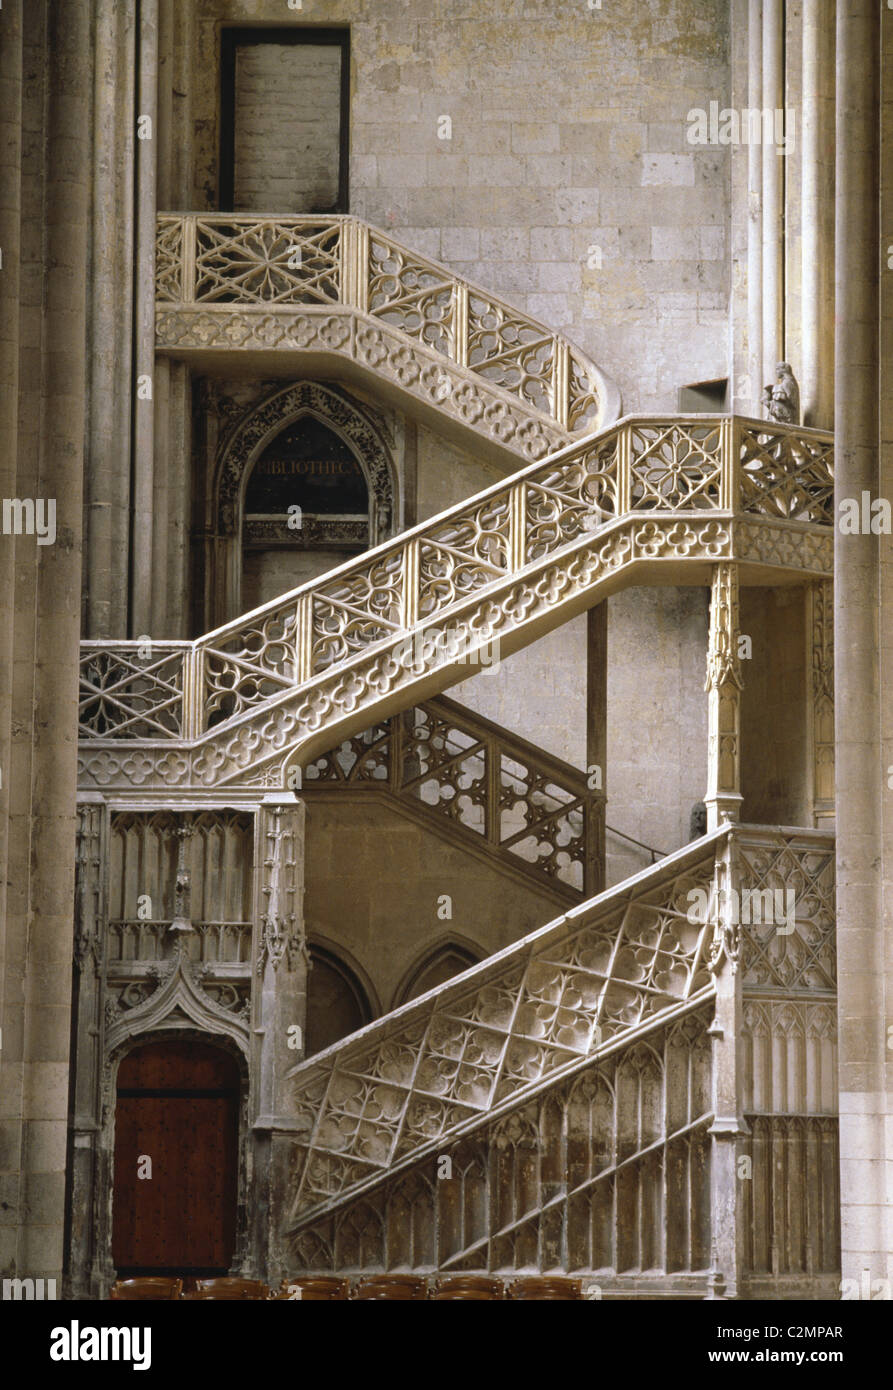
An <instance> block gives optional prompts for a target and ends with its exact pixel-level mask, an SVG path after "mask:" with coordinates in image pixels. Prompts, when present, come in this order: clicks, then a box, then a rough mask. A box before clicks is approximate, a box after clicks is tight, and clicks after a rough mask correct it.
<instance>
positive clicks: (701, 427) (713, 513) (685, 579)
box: [79, 416, 833, 801]
mask: <svg viewBox="0 0 893 1390" xmlns="http://www.w3.org/2000/svg"><path fill="white" fill-rule="evenodd" d="M832 448H833V444H832V439H831V436H829V435H828V434H826V433H823V432H822V431H818V430H808V429H803V428H800V427H798V426H787V425H774V424H767V423H766V422H763V421H755V420H746V419H741V418H739V417H730V416H723V417H716V418H714V417H704V416H700V417H698V416H696V417H692V418H681V419H680V418H667V419H662V418H661V419H658V418H655V417H650V416H649V417H630V418H628V419H626V420H623V421H620V422H619V423H618V424H616V425H612V426H610V427H609V428H608V429H607V430H605V431H602V432H601V433H600V434H597V435H595V436H593V437H592V438H588V439H585V440H583V441H581V442H580V443H578V444H574V445H571V446H569V447H568V448H566V449H563V450H561V451H560V452H559V453H558V454H556V455H554V456H552V457H551V458H550V459H548V460H547V461H546V462H545V463H538V464H532V465H530V466H529V467H527V468H525V469H522V470H521V471H520V472H518V473H516V474H515V475H514V476H513V477H512V478H511V479H510V480H508V481H507V482H506V483H499V484H497V485H495V486H494V487H491V488H488V489H486V490H485V491H483V492H481V493H478V494H477V495H476V496H475V497H473V498H471V499H469V500H468V501H466V502H463V503H460V504H459V505H458V506H455V507H452V508H450V509H449V510H447V511H446V512H442V513H440V514H439V515H438V516H436V517H434V518H433V519H432V520H430V521H427V522H424V523H423V524H422V525H420V526H417V527H414V528H413V529H412V530H409V531H406V532H404V533H403V534H402V535H400V536H399V537H397V538H396V539H394V540H391V541H387V542H385V543H384V544H383V545H380V546H377V547H375V548H374V549H373V550H370V551H367V552H366V553H365V554H363V555H362V556H360V557H358V558H357V559H356V560H353V561H350V562H348V563H347V564H344V565H342V566H340V567H339V568H338V569H336V570H333V571H331V572H329V573H328V574H326V575H324V576H322V577H321V578H319V579H316V580H314V581H312V582H310V583H308V584H305V585H303V586H301V587H299V588H297V589H295V590H292V591H291V592H290V593H288V594H285V595H283V596H282V597H281V598H278V599H276V600H274V601H273V602H271V603H268V604H266V605H264V606H263V607H261V608H258V609H255V610H254V611H253V612H252V613H249V614H247V615H245V616H244V617H242V618H240V619H238V620H237V621H235V622H233V623H229V624H226V625H225V626H224V627H221V628H218V629H217V630H216V631H214V632H211V633H208V634H207V635H206V636H204V637H201V638H198V639H197V640H196V641H194V642H157V643H156V642H150V643H148V644H147V643H146V642H145V641H133V642H111V643H110V642H105V641H93V642H85V643H83V644H82V667H81V669H82V683H81V700H80V726H79V727H80V736H81V757H80V769H79V771H80V784H81V786H82V788H83V789H85V790H86V789H95V790H99V791H104V790H112V789H115V790H118V789H121V790H123V789H126V790H127V791H128V792H130V793H133V794H135V795H136V796H137V797H146V798H154V799H155V800H156V801H157V798H158V796H159V793H161V794H163V795H164V796H167V797H170V796H176V795H178V794H186V795H193V796H194V795H195V794H196V793H198V794H202V793H208V792H211V791H217V792H219V791H220V790H222V789H223V788H224V787H225V788H227V790H229V791H234V790H236V789H241V788H276V787H283V786H287V785H288V782H287V771H288V768H289V767H290V766H291V765H293V764H295V763H296V762H297V763H302V764H303V763H307V762H308V761H310V760H312V759H313V758H315V757H317V756H318V755H319V754H320V753H324V752H326V751H327V750H328V749H330V748H331V747H332V746H333V744H334V743H335V742H336V741H337V740H339V739H345V738H349V737H350V736H351V735H352V734H354V733H357V732H359V731H361V730H362V729H364V728H368V727H369V726H370V725H371V724H372V723H373V722H375V721H376V720H381V719H383V718H387V717H389V716H390V715H391V714H393V713H395V712H396V711H399V710H402V709H407V708H408V707H410V706H411V705H414V704H418V703H420V702H421V701H423V700H425V699H427V698H429V697H430V696H432V695H435V694H438V693H440V692H442V691H443V690H445V689H447V688H448V687H449V686H450V685H452V684H455V683H456V682H457V681H460V680H462V679H463V678H464V677H466V676H467V675H468V674H470V668H471V669H473V668H474V667H475V666H476V665H478V664H480V662H481V660H482V654H486V653H490V654H491V656H492V653H493V652H494V651H495V652H497V653H498V655H499V657H500V659H505V658H506V657H508V656H510V655H511V654H512V653H513V652H515V651H517V650H519V649H520V648H522V647H524V646H526V645H527V644H528V643H530V642H533V641H535V640H536V639H537V638H538V637H539V636H541V635H542V634H543V633H545V632H548V631H550V630H551V629H552V628H554V627H557V626H559V625H560V624H562V623H564V622H566V621H567V620H568V619H569V618H571V617H574V616H576V615H577V614H578V613H580V612H583V611H584V610H585V609H586V608H588V607H590V606H591V605H592V604H594V603H596V602H599V601H600V600H602V599H603V598H605V597H607V596H608V595H609V594H610V593H613V592H616V591H617V590H618V589H620V588H622V587H624V586H627V585H632V584H636V583H647V582H669V583H680V584H686V583H691V584H706V583H708V582H709V580H710V575H711V572H712V570H713V568H715V566H716V564H717V562H719V561H736V562H738V564H739V568H740V569H741V570H742V571H743V572H744V573H745V575H746V576H747V577H748V578H749V579H750V581H751V582H758V581H759V582H766V583H769V582H776V583H777V582H784V580H786V579H787V580H790V578H792V576H793V575H794V574H797V575H799V576H802V577H803V579H804V580H805V579H807V578H810V577H814V578H827V577H828V576H830V574H831V572H832V566H833V533H832V531H831V529H830V522H831V518H832V509H833V474H832V467H831V464H832ZM484 659H487V658H486V655H485V656H484Z"/></svg>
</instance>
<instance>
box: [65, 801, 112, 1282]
mask: <svg viewBox="0 0 893 1390" xmlns="http://www.w3.org/2000/svg"><path fill="white" fill-rule="evenodd" d="M108 826H109V815H108V808H107V806H105V805H104V804H103V802H102V801H101V800H99V799H96V800H95V801H89V802H84V803H82V804H81V805H80V806H79V807H78V836H77V878H76V898H75V941H74V964H75V987H74V1017H75V1029H76V1031H75V1036H76V1038H77V1055H76V1056H75V1057H74V1058H73V1059H72V1065H73V1067H74V1068H75V1072H74V1076H73V1095H74V1104H73V1106H72V1109H73V1118H72V1129H71V1174H70V1178H69V1188H70V1192H71V1198H70V1204H71V1235H70V1244H69V1258H70V1268H69V1280H70V1284H69V1288H68V1290H67V1292H68V1294H69V1295H70V1296H71V1297H72V1298H98V1297H99V1296H100V1288H101V1274H102V1271H101V1265H102V1262H103V1257H102V1255H101V1253H100V1252H99V1251H98V1248H97V1242H96V1235H97V1232H96V1224H95V1220H94V1217H95V1196H94V1194H95V1192H96V1189H97V1186H98V1182H97V1171H96V1169H97V1164H99V1163H100V1162H101V1161H102V1160H101V1156H100V1154H99V1148H100V1130H101V1121H102V1105H101V1094H100V1083H101V1066H102V1056H101V1040H102V1027H101V1025H102V1020H101V1018H100V1016H99V1009H100V1002H101V978H100V972H101V969H102V965H103V952H104V950H105V944H104V942H103V930H104V925H105V921H106V917H107V908H106V876H105V870H106V864H107V862H108Z"/></svg>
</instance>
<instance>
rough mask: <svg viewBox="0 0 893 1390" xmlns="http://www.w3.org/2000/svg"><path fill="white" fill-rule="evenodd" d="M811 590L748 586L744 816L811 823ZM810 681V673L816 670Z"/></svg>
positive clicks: (744, 606) (744, 608)
mask: <svg viewBox="0 0 893 1390" xmlns="http://www.w3.org/2000/svg"><path fill="white" fill-rule="evenodd" d="M805 612H806V610H805V591H804V589H802V588H800V587H799V586H797V587H794V588H782V589H742V591H741V608H740V613H741V632H742V634H744V635H746V636H748V637H750V638H751V640H752V643H753V655H752V657H751V658H750V659H749V660H746V661H743V662H742V663H741V668H742V670H741V674H742V679H743V682H744V689H743V691H742V696H741V792H742V795H743V796H744V801H743V802H742V805H741V819H742V820H743V821H748V822H750V823H754V824H769V825H809V823H810V820H811V818H812V808H811V806H810V797H809V785H808V780H807V769H808V753H807V740H808V723H807V710H808V703H807V702H808V700H809V699H810V693H809V692H808V691H807V686H806V679H807V673H806V630H805ZM810 680H811V673H810Z"/></svg>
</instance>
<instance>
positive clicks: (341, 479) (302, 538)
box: [242, 414, 370, 609]
mask: <svg viewBox="0 0 893 1390" xmlns="http://www.w3.org/2000/svg"><path fill="white" fill-rule="evenodd" d="M369 544H370V534H369V487H368V483H367V481H366V476H365V474H364V472H363V469H362V467H361V465H360V462H359V460H358V458H357V456H356V454H355V453H354V452H353V450H352V449H351V448H350V447H349V446H348V444H347V443H346V442H345V441H344V439H342V438H341V436H340V435H339V434H337V433H336V432H335V431H334V430H333V429H330V428H329V427H328V426H327V425H325V424H324V423H323V422H322V421H321V420H319V419H317V418H316V417H315V416H313V415H309V414H307V415H303V416H301V417H300V418H299V419H297V420H293V421H292V422H291V423H290V424H289V425H286V427H285V428H284V429H283V430H281V431H280V432H279V434H277V435H276V436H275V437H274V438H273V439H271V440H270V441H269V443H268V444H267V445H266V446H265V447H264V449H263V450H262V452H261V454H260V455H259V457H258V459H257V461H256V463H255V464H254V466H253V468H252V470H251V472H250V474H249V475H248V480H247V483H246V486H245V496H244V502H243V509H242V606H243V608H245V609H250V608H257V607H259V606H260V605H261V604H262V603H266V602H267V601H268V600H269V599H271V598H275V597H276V595H277V594H281V593H287V592H288V590H289V589H294V588H296V587H297V585H298V584H302V583H304V582H305V581H306V580H308V579H313V578H315V577H316V576H317V575H319V574H323V573H325V571H326V570H327V569H332V568H334V566H336V565H340V564H342V563H343V562H344V561H345V560H348V559H350V558H351V556H352V555H354V554H358V553H359V552H360V551H362V550H365V549H366V548H367V546H368V545H369Z"/></svg>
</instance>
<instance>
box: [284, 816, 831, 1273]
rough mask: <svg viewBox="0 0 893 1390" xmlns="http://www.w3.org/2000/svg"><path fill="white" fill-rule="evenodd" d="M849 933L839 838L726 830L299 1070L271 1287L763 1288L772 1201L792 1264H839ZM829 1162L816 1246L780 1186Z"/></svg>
mask: <svg viewBox="0 0 893 1390" xmlns="http://www.w3.org/2000/svg"><path fill="white" fill-rule="evenodd" d="M834 928H835V923H834V838H833V835H832V834H830V833H828V832H824V831H816V830H810V829H797V828H792V827H783V826H752V825H740V826H734V827H730V826H725V827H723V828H722V829H720V830H717V831H714V832H712V834H710V835H708V836H705V837H703V838H702V839H700V840H696V841H694V842H693V843H692V844H690V845H687V846H686V847H685V848H684V849H681V850H678V851H677V852H676V853H674V854H672V855H669V856H668V857H667V858H666V859H664V860H663V861H661V863H659V864H657V865H654V866H652V867H651V868H649V869H646V870H643V871H642V872H641V873H640V874H638V875H636V876H635V877H634V878H631V879H628V880H626V881H625V882H624V883H622V884H619V885H617V887H615V888H612V889H611V890H609V891H608V892H606V893H603V894H601V895H600V896H599V897H597V898H595V899H592V900H590V901H588V902H586V903H584V904H581V905H580V906H579V907H576V908H574V909H572V910H571V911H570V912H568V913H566V914H565V915H564V916H563V917H560V918H558V919H557V920H556V921H554V922H552V923H550V924H549V925H548V926H545V927H543V928H541V929H540V930H539V931H536V932H533V933H531V934H530V935H529V936H527V937H525V938H523V939H522V940H520V941H518V942H516V943H515V944H514V945H512V946H510V947H508V948H507V949H506V950H504V951H502V952H500V953H499V954H497V955H495V956H492V957H490V959H489V960H487V961H484V962H482V963H481V964H480V965H477V966H475V967H473V968H472V969H470V970H467V971H465V972H464V973H463V974H461V975H459V976H456V977H455V978H454V979H452V980H450V981H447V982H446V983H445V984H442V985H439V986H438V987H437V988H436V989H434V990H431V991H429V993H427V994H426V995H423V996H422V997H421V998H420V999H417V1000H414V1001H413V1002H411V1003H409V1004H407V1005H404V1006H403V1007H402V1008H401V1009H399V1010H396V1011H395V1012H393V1013H391V1014H389V1015H388V1016H387V1017H385V1018H382V1019H379V1020H378V1021H377V1022H375V1023H373V1024H370V1025H368V1026H367V1027H366V1028H364V1029H362V1030H361V1031H360V1032H358V1033H355V1034H354V1035H353V1036H351V1037H348V1038H345V1039H343V1040H342V1041H341V1042H339V1043H336V1044H335V1045H334V1046H332V1047H331V1048H329V1049H327V1050H326V1051H325V1052H323V1053H319V1054H318V1055H317V1056H315V1057H313V1058H311V1059H309V1060H307V1061H305V1062H303V1063H300V1064H299V1065H297V1066H296V1067H294V1068H293V1069H292V1071H291V1073H290V1075H289V1076H288V1077H287V1078H286V1080H285V1087H286V1091H285V1095H284V1097H283V1099H284V1102H285V1113H286V1115H287V1116H288V1118H287V1119H286V1118H285V1115H284V1116H283V1119H282V1122H281V1129H280V1142H282V1144H283V1146H284V1152H283V1154H282V1157H281V1164H282V1168H281V1171H282V1172H283V1173H286V1172H287V1173H288V1179H287V1182H288V1193H289V1201H290V1210H289V1216H288V1218H287V1220H286V1222H285V1229H284V1230H283V1231H282V1232H281V1236H282V1239H281V1245H280V1251H279V1258H280V1259H281V1261H282V1266H283V1269H282V1272H283V1273H286V1272H288V1273H291V1274H296V1273H299V1272H311V1271H313V1272H320V1273H322V1272H331V1271H339V1272H347V1271H350V1270H352V1269H359V1268H362V1269H364V1270H369V1269H373V1268H381V1269H408V1268H409V1269H415V1270H427V1269H435V1270H441V1271H443V1272H447V1271H449V1270H455V1271H462V1272H466V1271H471V1270H480V1271H490V1272H496V1271H499V1272H509V1273H510V1272H511V1271H513V1270H519V1269H524V1268H525V1267H528V1268H529V1267H533V1268H537V1269H541V1270H546V1269H547V1270H550V1271H555V1272H559V1271H564V1272H567V1273H572V1274H586V1275H589V1274H593V1276H594V1279H595V1281H596V1282H597V1284H598V1285H600V1286H603V1287H604V1290H605V1294H606V1296H610V1293H611V1292H614V1293H619V1292H620V1291H621V1290H622V1289H623V1288H624V1286H625V1287H626V1288H627V1289H628V1290H629V1291H630V1292H638V1294H639V1296H648V1295H647V1290H648V1289H649V1287H650V1289H651V1290H652V1292H653V1293H655V1294H657V1293H663V1294H665V1295H666V1294H670V1295H675V1296H686V1295H687V1296H701V1297H704V1296H705V1295H709V1291H710V1289H711V1287H712V1288H713V1293H712V1295H709V1296H713V1297H716V1296H721V1285H722V1283H723V1281H724V1280H725V1279H728V1278H730V1277H731V1278H732V1279H733V1280H734V1278H735V1269H736V1266H738V1268H739V1269H740V1273H741V1274H742V1275H744V1276H745V1277H747V1276H748V1275H749V1274H750V1275H752V1274H755V1273H759V1272H760V1271H761V1270H762V1268H763V1266H762V1265H760V1264H755V1263H754V1254H755V1252H754V1250H753V1249H752V1248H751V1226H750V1225H749V1223H748V1220H747V1214H748V1204H749V1203H751V1202H763V1203H764V1202H765V1201H767V1200H768V1196H767V1194H768V1193H769V1191H770V1190H771V1188H772V1184H773V1183H775V1185H776V1188H777V1186H778V1185H779V1184H784V1186H783V1188H782V1197H783V1199H782V1200H781V1201H778V1199H777V1198H776V1205H775V1206H774V1207H773V1213H774V1223H775V1224H774V1225H773V1228H772V1229H773V1238H775V1237H776V1236H777V1238H778V1240H779V1243H780V1248H782V1249H784V1250H785V1251H786V1252H787V1254H788V1258H789V1259H790V1262H791V1263H790V1268H791V1270H792V1271H794V1272H797V1271H800V1272H801V1273H806V1274H807V1275H808V1276H809V1277H810V1278H814V1277H815V1276H820V1275H821V1272H822V1271H826V1272H828V1271H830V1272H831V1273H833V1272H834V1271H835V1270H839V1263H836V1262H835V1261H837V1260H839V1252H838V1253H837V1254H835V1251H834V1248H833V1241H831V1240H829V1239H828V1232H829V1231H831V1230H832V1229H833V1226H834V1220H835V1215H836V1198H835V1195H834V1180H833V1167H834V1158H835V1148H834V1145H835V1131H836V1117H835V1110H836V1092H835V1087H834V1078H836V1066H835V1059H834V1055H833V1045H834V1044H833V1037H834V1022H835V999H834V990H835V962H834V940H835V929H834ZM771 1049H780V1054H781V1055H782V1056H783V1057H785V1058H786V1059H787V1061H786V1064H785V1065H784V1066H781V1067H778V1066H775V1067H772V1068H768V1067H767V1065H766V1062H767V1058H768V1055H769V1054H770V1051H771ZM772 1055H774V1056H776V1057H777V1055H778V1053H777V1052H776V1053H773V1054H772ZM770 1075H771V1076H772V1078H773V1080H772V1090H771V1092H770V1091H769V1090H767V1084H768V1078H769V1076H770ZM745 1116H747V1117H749V1123H748V1122H747V1121H746V1120H745ZM751 1130H752V1131H753V1133H751ZM766 1133H769V1134H770V1136H774V1135H775V1134H776V1133H777V1134H779V1135H781V1136H783V1138H784V1149H785V1152H787V1153H790V1154H791V1157H790V1158H788V1159H787V1161H786V1164H780V1163H779V1162H778V1152H779V1150H778V1149H777V1148H775V1147H772V1145H771V1144H770V1146H769V1147H768V1148H767V1146H766V1142H765V1135H766ZM773 1143H774V1139H773ZM820 1150H821V1156H820ZM744 1157H747V1158H748V1161H749V1162H751V1163H752V1165H753V1168H752V1181H751V1182H750V1183H747V1184H746V1185H745V1186H746V1189H747V1190H746V1192H745V1193H744V1194H743V1209H742V1210H741V1212H740V1214H739V1215H738V1216H736V1214H735V1213H736V1210H737V1209H738V1207H737V1204H738V1202H739V1201H740V1200H741V1198H742V1193H741V1187H742V1183H741V1173H742V1169H741V1162H742V1159H743V1158H744ZM819 1163H822V1164H824V1165H825V1166H826V1168H827V1167H830V1169H831V1177H830V1179H829V1180H828V1181H827V1183H826V1186H825V1190H824V1193H823V1195H822V1196H821V1198H817V1197H815V1196H813V1197H812V1198H811V1205H810V1208H809V1209H810V1212H811V1216H810V1231H809V1233H808V1234H807V1236H806V1239H805V1240H804V1228H803V1223H802V1222H801V1217H800V1212H801V1206H800V1203H801V1202H802V1200H803V1197H804V1188H803V1186H800V1187H799V1188H795V1189H794V1190H795V1191H796V1192H797V1197H796V1200H795V1201H791V1200H790V1191H791V1189H790V1188H789V1186H788V1183H789V1182H790V1179H791V1175H792V1174H793V1173H799V1172H801V1171H803V1172H806V1173H808V1174H809V1179H808V1181H809V1183H810V1184H812V1183H813V1181H814V1178H815V1173H816V1169H817V1166H818V1165H819ZM801 1164H803V1165H805V1166H804V1167H803V1168H802V1170H801V1168H800V1166H799V1165H801ZM750 1176H751V1173H750V1172H749V1173H748V1177H750ZM814 1190H815V1189H813V1188H810V1191H814ZM751 1210H752V1208H751ZM803 1210H805V1208H803ZM636 1213H638V1216H636ZM813 1225H814V1226H815V1228H816V1230H815V1231H813V1230H812V1226H813ZM823 1232H824V1234H823ZM736 1251H737V1254H736ZM595 1271H598V1273H595ZM834 1278H837V1275H836V1274H835V1275H834ZM819 1282H821V1278H820V1279H819ZM806 1283H807V1284H808V1283H809V1279H807V1281H806ZM804 1287H805V1286H804ZM594 1296H598V1294H597V1293H596V1294H595V1295H594ZM731 1296H735V1295H734V1292H732V1294H731ZM792 1296H801V1297H802V1296H805V1295H804V1294H803V1293H799V1294H797V1293H795V1294H792Z"/></svg>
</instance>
